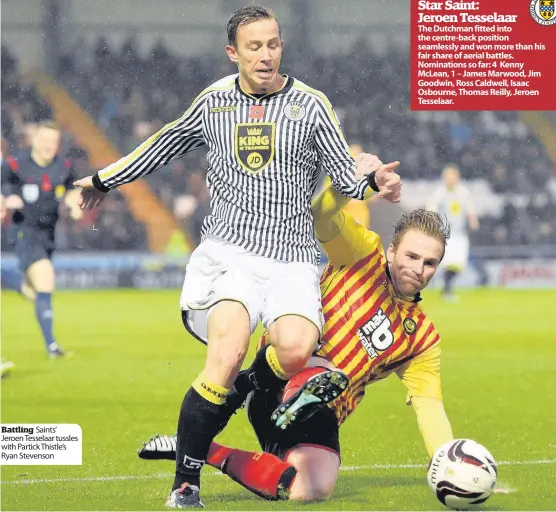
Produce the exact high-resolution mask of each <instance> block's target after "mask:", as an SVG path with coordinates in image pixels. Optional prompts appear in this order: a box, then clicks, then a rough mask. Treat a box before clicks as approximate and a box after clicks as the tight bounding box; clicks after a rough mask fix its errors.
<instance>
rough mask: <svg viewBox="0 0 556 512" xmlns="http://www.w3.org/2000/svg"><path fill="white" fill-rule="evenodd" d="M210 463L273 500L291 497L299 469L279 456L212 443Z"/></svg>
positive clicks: (247, 487) (208, 460)
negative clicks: (291, 489)
mask: <svg viewBox="0 0 556 512" xmlns="http://www.w3.org/2000/svg"><path fill="white" fill-rule="evenodd" d="M207 463H208V464H210V465H211V466H214V467H216V468H218V469H221V470H222V473H224V474H226V475H228V476H229V477H230V478H231V479H232V480H234V481H236V482H237V483H238V484H240V485H242V486H243V487H245V488H246V489H248V490H250V491H251V492H253V493H255V494H257V495H258V496H260V497H262V498H265V499H269V500H284V499H288V495H289V490H290V488H291V486H292V484H293V481H294V479H295V475H296V474H297V471H296V469H295V468H294V467H293V466H292V465H291V464H288V463H287V462H284V461H282V460H280V459H279V458H278V457H276V456H275V455H272V454H270V453H261V452H247V451H244V450H238V449H236V448H228V447H227V446H222V445H220V444H218V443H215V442H214V441H213V442H212V444H211V446H210V449H209V454H208V457H207Z"/></svg>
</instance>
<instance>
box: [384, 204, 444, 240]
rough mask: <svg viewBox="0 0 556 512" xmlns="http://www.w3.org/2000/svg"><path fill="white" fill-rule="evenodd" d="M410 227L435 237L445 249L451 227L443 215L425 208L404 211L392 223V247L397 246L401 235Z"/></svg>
mask: <svg viewBox="0 0 556 512" xmlns="http://www.w3.org/2000/svg"><path fill="white" fill-rule="evenodd" d="M412 229H413V230H415V231H420V232H421V233H424V234H425V235H428V236H431V237H433V238H436V239H437V240H438V241H439V242H441V243H442V245H443V246H444V249H446V243H447V242H448V239H449V238H450V233H451V228H450V223H449V222H448V219H447V218H446V216H445V215H444V216H441V215H439V214H438V213H436V212H431V211H429V210H426V209H425V208H417V209H416V210H413V211H411V212H407V213H404V214H403V215H402V217H401V219H400V220H399V221H398V222H396V224H395V225H394V237H393V238H392V246H393V247H394V249H397V248H398V246H399V245H400V242H401V240H402V237H403V236H404V235H405V234H406V233H407V232H408V231H410V230H412Z"/></svg>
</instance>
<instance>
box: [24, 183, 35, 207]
mask: <svg viewBox="0 0 556 512" xmlns="http://www.w3.org/2000/svg"><path fill="white" fill-rule="evenodd" d="M21 195H22V196H23V199H24V200H25V202H26V203H34V202H35V201H36V200H37V199H38V198H39V186H38V185H37V184H36V183H26V184H25V185H23V187H21Z"/></svg>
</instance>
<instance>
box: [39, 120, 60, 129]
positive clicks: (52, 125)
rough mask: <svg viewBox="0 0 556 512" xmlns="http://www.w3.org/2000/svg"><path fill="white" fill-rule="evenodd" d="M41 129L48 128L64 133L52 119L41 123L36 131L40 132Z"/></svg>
mask: <svg viewBox="0 0 556 512" xmlns="http://www.w3.org/2000/svg"><path fill="white" fill-rule="evenodd" d="M41 128H47V129H48V130H56V131H57V132H60V131H62V130H61V129H60V127H59V126H58V124H56V122H55V121H52V120H50V119H45V120H43V121H39V122H38V123H37V125H36V128H35V130H39V129H41Z"/></svg>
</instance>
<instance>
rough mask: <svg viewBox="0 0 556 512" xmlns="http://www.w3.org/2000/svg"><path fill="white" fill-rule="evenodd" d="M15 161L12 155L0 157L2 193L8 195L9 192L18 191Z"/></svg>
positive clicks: (18, 182)
mask: <svg viewBox="0 0 556 512" xmlns="http://www.w3.org/2000/svg"><path fill="white" fill-rule="evenodd" d="M17 169H18V165H17V161H16V160H15V158H14V157H12V156H8V157H7V158H3V159H2V171H1V179H2V195H3V196H9V195H10V194H16V193H19V190H18V188H19V185H20V181H19V177H18V175H17Z"/></svg>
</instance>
